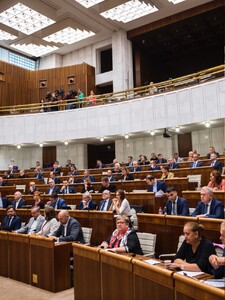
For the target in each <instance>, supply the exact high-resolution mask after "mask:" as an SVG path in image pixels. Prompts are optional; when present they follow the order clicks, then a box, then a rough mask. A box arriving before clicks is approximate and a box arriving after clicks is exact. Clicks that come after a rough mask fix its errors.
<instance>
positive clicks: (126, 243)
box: [99, 215, 143, 255]
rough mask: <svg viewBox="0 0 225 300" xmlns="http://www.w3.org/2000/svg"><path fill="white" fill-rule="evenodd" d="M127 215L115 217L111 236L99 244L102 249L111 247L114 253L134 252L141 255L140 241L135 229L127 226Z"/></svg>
mask: <svg viewBox="0 0 225 300" xmlns="http://www.w3.org/2000/svg"><path fill="white" fill-rule="evenodd" d="M129 222H130V220H129V217H127V216H125V215H120V216H118V217H117V218H116V230H114V231H113V233H112V235H111V237H109V238H108V239H107V240H106V241H104V242H102V243H101V245H99V247H100V248H102V249H109V250H110V249H111V251H113V252H115V253H127V252H130V253H136V254H140V255H142V254H143V252H142V249H141V245H140V241H139V239H138V236H137V234H136V232H135V231H133V230H131V229H130V228H129Z"/></svg>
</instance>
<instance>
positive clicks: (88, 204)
mask: <svg viewBox="0 0 225 300" xmlns="http://www.w3.org/2000/svg"><path fill="white" fill-rule="evenodd" d="M96 207H97V204H96V203H95V202H94V201H92V197H91V194H90V193H89V192H85V193H84V194H83V195H82V200H81V201H80V204H79V206H78V209H80V210H94V209H96Z"/></svg>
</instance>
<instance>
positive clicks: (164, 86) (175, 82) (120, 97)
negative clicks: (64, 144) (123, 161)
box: [0, 65, 225, 115]
mask: <svg viewBox="0 0 225 300" xmlns="http://www.w3.org/2000/svg"><path fill="white" fill-rule="evenodd" d="M224 66H225V65H219V66H216V67H213V68H209V69H206V70H202V71H199V72H196V73H192V74H189V75H185V76H181V77H178V78H174V79H172V78H171V79H169V80H166V81H162V82H158V83H154V84H153V83H150V84H149V85H146V86H141V87H136V88H133V89H130V90H125V91H119V92H114V93H107V94H102V95H96V96H95V98H96V104H97V105H104V104H109V103H115V102H122V101H129V100H132V99H136V98H139V97H148V96H151V95H153V94H156V93H157V94H158V93H163V92H169V91H173V90H175V89H178V88H181V87H182V86H185V87H187V86H190V85H192V84H201V83H203V82H205V81H207V80H212V79H215V78H218V77H223V76H224ZM68 104H69V105H75V106H76V107H77V108H79V107H89V106H90V105H94V104H92V103H91V100H90V99H89V96H87V97H84V98H82V99H78V98H75V99H67V100H58V101H55V102H45V103H32V104H19V105H11V106H2V107H0V114H1V113H2V114H7V113H8V114H10V115H13V114H23V113H35V112H36V113H37V112H40V111H41V109H45V110H46V109H51V108H53V107H58V108H59V109H61V110H63V109H65V108H66V106H67V105H68Z"/></svg>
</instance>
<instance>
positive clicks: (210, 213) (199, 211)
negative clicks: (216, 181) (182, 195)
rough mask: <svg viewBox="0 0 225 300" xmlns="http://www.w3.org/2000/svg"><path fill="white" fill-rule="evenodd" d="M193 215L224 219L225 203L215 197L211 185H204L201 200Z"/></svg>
mask: <svg viewBox="0 0 225 300" xmlns="http://www.w3.org/2000/svg"><path fill="white" fill-rule="evenodd" d="M192 216H195V217H200V218H215V219H223V218H224V204H223V203H222V202H221V201H219V200H216V199H215V198H214V197H213V190H212V189H211V188H210V187H208V186H204V187H202V188H201V201H200V202H198V205H197V207H196V209H195V210H194V212H193V213H192Z"/></svg>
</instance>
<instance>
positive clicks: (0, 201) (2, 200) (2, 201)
mask: <svg viewBox="0 0 225 300" xmlns="http://www.w3.org/2000/svg"><path fill="white" fill-rule="evenodd" d="M9 204H10V202H9V201H8V199H7V198H6V197H2V193H1V192H0V208H6V207H7V206H8V205H9Z"/></svg>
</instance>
